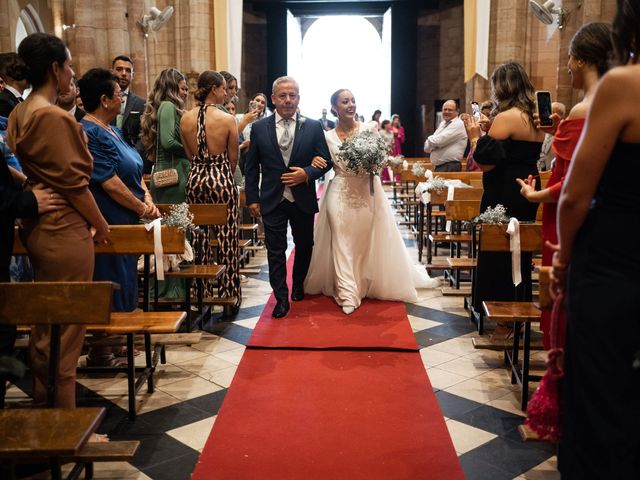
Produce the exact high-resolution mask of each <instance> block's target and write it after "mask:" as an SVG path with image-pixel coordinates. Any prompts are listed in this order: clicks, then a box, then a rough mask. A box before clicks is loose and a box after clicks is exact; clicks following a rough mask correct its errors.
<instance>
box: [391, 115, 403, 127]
mask: <svg viewBox="0 0 640 480" xmlns="http://www.w3.org/2000/svg"><path fill="white" fill-rule="evenodd" d="M396 118H397V119H398V126H399V127H401V126H402V121H401V120H400V115H398V114H397V113H394V114H393V115H391V125H393V121H394V120H395V119H396Z"/></svg>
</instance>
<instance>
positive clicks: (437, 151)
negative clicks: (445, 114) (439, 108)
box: [424, 116, 467, 166]
mask: <svg viewBox="0 0 640 480" xmlns="http://www.w3.org/2000/svg"><path fill="white" fill-rule="evenodd" d="M466 148H467V131H466V129H465V128H464V123H463V121H462V120H461V119H460V117H459V116H457V117H455V118H454V119H452V120H449V121H448V122H447V121H446V120H443V121H442V122H441V123H440V125H438V128H437V129H436V131H435V132H433V135H430V136H429V137H427V140H426V141H425V142H424V151H425V152H426V153H431V163H433V165H434V166H437V165H442V164H445V163H447V162H452V161H454V160H455V161H460V160H461V159H462V157H463V156H464V151H465V149H466Z"/></svg>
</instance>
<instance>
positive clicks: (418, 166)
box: [411, 162, 427, 177]
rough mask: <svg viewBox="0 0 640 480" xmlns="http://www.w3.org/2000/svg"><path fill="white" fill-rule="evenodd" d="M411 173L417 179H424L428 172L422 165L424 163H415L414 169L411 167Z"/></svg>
mask: <svg viewBox="0 0 640 480" xmlns="http://www.w3.org/2000/svg"><path fill="white" fill-rule="evenodd" d="M411 171H412V172H413V174H414V175H415V176H416V177H424V174H425V173H426V172H427V170H426V169H425V168H424V165H422V162H416V163H414V164H413V167H411Z"/></svg>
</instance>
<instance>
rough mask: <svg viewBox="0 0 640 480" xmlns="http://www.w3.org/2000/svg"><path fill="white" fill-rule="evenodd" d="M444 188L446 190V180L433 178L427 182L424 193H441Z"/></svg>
mask: <svg viewBox="0 0 640 480" xmlns="http://www.w3.org/2000/svg"><path fill="white" fill-rule="evenodd" d="M446 188H448V187H447V184H446V180H445V179H444V178H442V177H435V178H433V179H432V180H429V181H428V182H427V187H426V191H427V192H429V193H431V192H435V193H442V192H444V191H445V189H446Z"/></svg>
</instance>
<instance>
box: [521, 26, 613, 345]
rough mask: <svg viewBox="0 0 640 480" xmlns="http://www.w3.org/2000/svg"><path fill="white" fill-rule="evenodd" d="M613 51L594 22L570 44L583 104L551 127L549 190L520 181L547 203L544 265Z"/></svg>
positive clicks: (545, 318) (605, 31) (607, 32)
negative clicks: (566, 183)
mask: <svg viewBox="0 0 640 480" xmlns="http://www.w3.org/2000/svg"><path fill="white" fill-rule="evenodd" d="M612 51H613V46H612V44H611V27H610V25H609V24H608V23H602V22H593V23H588V24H586V25H584V26H583V27H582V28H580V30H578V31H577V32H576V34H575V35H574V36H573V38H572V39H571V43H570V44H569V62H568V63H567V67H568V69H569V75H570V76H571V80H572V86H573V88H575V89H580V90H582V91H583V92H584V97H583V99H582V101H580V102H579V103H577V104H576V105H575V106H574V107H573V108H572V109H571V112H569V116H568V117H567V118H566V120H563V121H562V122H560V123H557V122H558V121H559V118H560V117H559V116H558V115H557V114H553V115H552V116H551V118H552V119H553V126H552V127H549V129H550V130H551V132H550V133H553V135H554V137H553V145H552V148H553V151H554V152H555V154H556V160H555V166H554V167H553V171H552V173H551V177H549V182H548V183H547V188H545V189H543V190H539V191H536V190H535V186H536V179H535V178H532V177H529V178H527V179H524V180H523V179H517V182H518V183H519V184H520V186H521V190H520V193H521V194H522V195H523V196H524V197H525V198H526V199H527V200H529V201H530V202H533V203H543V204H544V205H543V207H542V239H543V241H544V243H545V246H544V248H543V251H542V265H545V266H550V265H551V258H552V256H553V249H552V248H551V247H549V246H548V245H547V242H549V243H551V244H554V245H555V244H557V243H558V232H557V230H556V212H557V208H558V199H559V198H560V191H561V190H562V184H563V182H564V178H565V175H566V174H567V171H568V170H569V161H570V160H571V157H572V155H573V151H574V150H575V148H576V144H577V143H578V140H579V139H580V135H581V133H582V129H583V127H584V122H585V118H586V116H587V112H588V111H589V107H590V105H591V98H592V97H593V94H594V92H595V89H596V86H597V84H598V80H600V77H601V76H602V75H604V74H605V73H606V71H607V70H608V68H609V63H608V61H609V59H610V58H611V54H612ZM550 319H551V310H543V311H542V318H541V320H540V326H541V328H542V331H543V333H544V337H543V343H544V348H545V349H546V350H548V349H549V348H550V329H549V326H550ZM565 325H566V321H565V318H564V313H563V314H562V318H561V325H560V335H559V338H558V342H559V344H560V345H563V344H564V332H565Z"/></svg>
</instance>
